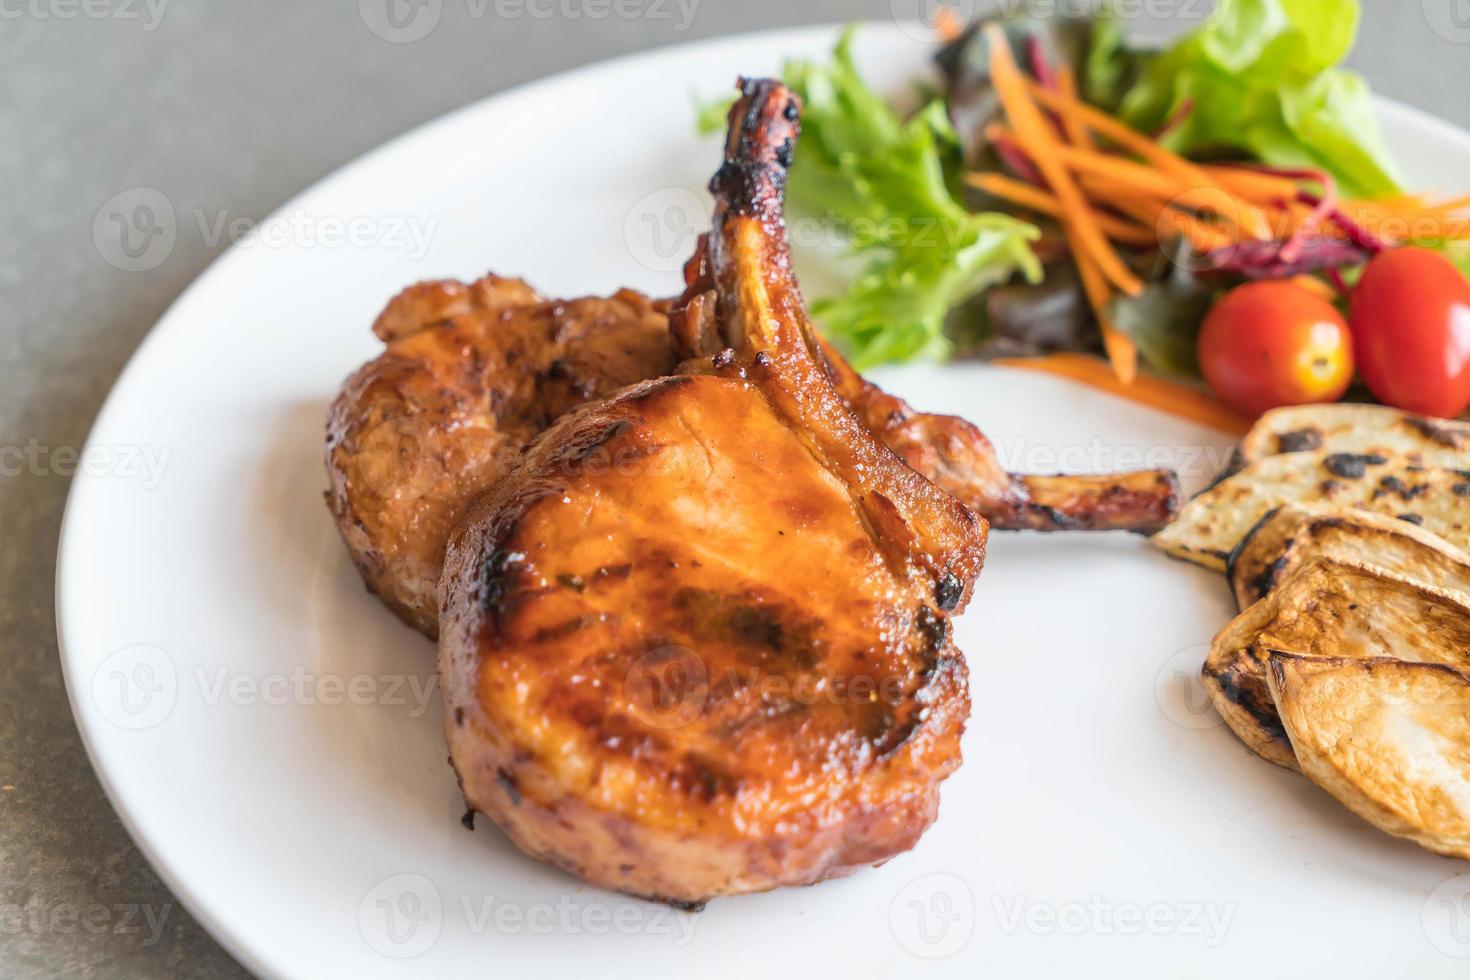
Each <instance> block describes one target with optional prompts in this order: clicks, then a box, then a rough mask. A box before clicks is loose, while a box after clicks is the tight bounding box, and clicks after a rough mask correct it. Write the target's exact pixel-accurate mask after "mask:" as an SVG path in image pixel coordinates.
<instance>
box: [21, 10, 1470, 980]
mask: <svg viewBox="0 0 1470 980" xmlns="http://www.w3.org/2000/svg"><path fill="white" fill-rule="evenodd" d="M389 2H397V3H400V4H406V3H410V2H417V3H420V4H427V5H428V8H438V9H439V14H440V17H439V20H438V22H437V24H436V25H435V26H434V28H433V29H432V30H431V31H430V32H429V33H428V34H427V36H425V37H423V38H421V39H419V40H415V41H411V42H407V43H404V42H397V43H390V42H389V41H386V40H384V39H383V38H382V37H380V36H379V35H378V34H376V33H374V31H373V30H372V29H370V27H369V24H373V25H376V26H377V27H378V29H379V32H380V33H388V34H390V35H391V34H392V31H391V30H388V29H387V28H385V27H384V26H383V25H384V24H385V23H386V21H385V20H384V19H383V11H384V10H385V8H386V5H387V3H389ZM919 2H920V0H807V2H796V0H682V2H680V0H657V2H655V0H619V4H618V5H616V6H614V5H612V4H611V3H609V2H608V0H361V2H360V3H358V2H353V0H338V2H330V3H328V2H300V3H287V2H278V3H251V4H246V3H227V2H222V0H221V2H212V3H211V2H204V0H173V2H169V0H0V451H3V450H5V449H6V448H7V447H8V448H11V450H12V451H11V452H10V453H8V454H7V455H6V456H4V457H0V461H4V460H14V459H16V458H17V457H16V455H15V452H14V451H13V450H14V448H16V447H19V448H21V449H25V448H26V447H32V448H33V449H39V450H42V451H41V452H32V453H31V455H30V457H29V458H31V459H36V460H40V461H42V462H41V463H40V464H39V465H31V464H30V463H28V464H27V465H26V466H25V467H22V469H23V470H24V472H20V473H18V474H15V475H0V638H3V640H0V642H3V646H4V653H3V656H0V975H3V976H77V977H94V976H95V977H153V976H173V975H188V976H195V977H203V976H234V975H241V974H243V973H244V971H243V970H242V969H241V968H240V967H239V966H238V965H237V964H236V963H235V962H234V961H233V960H232V959H231V958H230V956H229V955H228V954H227V953H225V952H224V950H222V949H221V948H220V947H219V946H218V945H217V944H216V943H215V942H214V941H213V940H212V939H211V938H210V937H209V936H208V935H207V934H206V933H205V932H204V931H203V929H201V928H200V927H199V926H198V925H197V924H196V923H195V922H194V921H193V919H191V918H190V916H189V914H188V912H187V911H186V910H185V909H184V908H183V907H182V906H181V905H180V904H179V903H178V902H177V901H176V900H175V899H174V897H173V896H172V895H170V894H169V891H168V889H167V888H165V887H164V886H163V885H162V884H161V883H160V882H159V880H158V878H157V877H156V876H155V875H154V873H153V872H152V870H151V869H150V868H149V866H148V864H147V862H146V861H145V860H144V859H143V858H142V856H141V855H140V854H139V852H138V851H137V850H136V849H135V848H134V846H133V844H132V842H131V841H130V840H129V838H128V835H127V833H126V832H125V831H124V830H123V828H122V825H121V824H120V823H119V821H118V819H117V816H116V815H115V814H114V812H113V810H112V808H111V806H110V805H109V804H108V802H107V799H106V798H105V796H104V795H103V793H102V790H101V788H100V786H99V784H98V782H97V778H96V776H95V775H94V774H93V771H92V768H91V766H90V764H89V763H88V761H87V757H86V754H85V752H84V751H83V748H82V745H81V741H80V739H79V738H78V735H77V732H76V728H75V726H74V723H73V721H72V716H71V711H70V709H69V708H68V706H67V699H66V692H65V689H64V687H63V684H62V678H61V670H60V667H59V664H58V659H57V651H56V633H55V626H54V619H53V612H52V607H53V588H52V580H53V576H54V571H55V569H54V563H55V558H54V556H55V553H56V538H57V532H58V528H59V525H60V521H61V514H62V508H63V504H64V502H65V500H66V493H67V489H68V486H69V482H70V481H69V479H68V475H67V470H68V468H69V467H68V465H67V463H66V460H67V459H68V457H67V456H66V455H65V450H66V449H67V448H69V447H70V448H75V447H80V446H81V445H82V444H83V442H84V440H85V439H86V435H87V431H88V429H89V427H90V426H91V424H92V420H93V418H94V416H95V415H96V412H97V410H98V407H99V406H100V404H101V402H102V399H103V397H104V396H105V395H106V393H107V390H108V388H109V386H111V384H112V382H113V380H114V379H115V378H116V377H117V375H118V373H119V371H121V369H122V367H123V364H124V363H125V362H126V361H127V359H128V356H129V355H130V354H131V353H132V351H133V350H134V348H136V347H137V345H138V343H139V341H140V340H141V339H142V338H143V335H144V334H145V333H146V332H147V331H148V329H149V328H150V327H151V326H152V325H153V323H154V321H155V320H156V319H157V318H158V317H159V315H160V314H162V313H163V311H164V309H165V308H166V307H167V306H168V305H169V303H170V302H172V301H173V299H174V298H175V297H176V296H177V295H178V294H179V293H180V291H182V290H183V289H184V287H185V286H186V285H188V283H189V281H190V280H192V279H193V278H194V277H195V276H196V275H197V274H198V273H199V272H200V270H201V269H203V268H204V266H205V265H206V264H207V263H208V262H209V261H210V260H211V259H212V258H213V257H214V253H215V251H216V249H212V248H210V247H209V246H208V245H206V244H205V243H204V242H202V241H199V240H192V241H191V240H189V239H188V238H187V237H186V236H182V235H181V236H180V237H179V240H178V242H177V244H176V246H175V248H174V251H173V252H172V254H171V255H170V256H169V257H168V258H167V260H166V261H164V262H163V263H162V264H161V265H159V266H158V267H157V268H154V269H151V270H149V271H146V272H137V273H128V272H123V271H120V270H118V269H117V268H114V267H113V266H112V265H110V264H109V263H107V262H106V261H104V260H103V257H102V256H101V255H100V254H99V252H98V250H97V248H96V247H95V246H94V244H93V234H92V226H93V220H94V217H95V216H96V215H97V213H98V210H99V208H100V207H101V206H102V205H103V204H104V202H106V201H107V200H108V199H109V198H111V197H112V196H113V195H114V194H117V193H118V192H120V191H122V190H124V189H127V188H131V187H137V186H146V187H153V188H158V189H159V190H161V191H163V192H164V193H165V194H166V195H167V196H168V197H169V198H170V199H171V200H172V201H174V202H176V203H177V204H178V205H179V206H181V207H184V208H188V209H193V208H195V207H198V208H205V209H209V210H210V211H211V212H217V211H223V212H227V213H228V214H229V215H231V216H242V217H247V218H254V219H258V218H261V217H264V216H265V215H266V214H268V213H269V212H270V211H271V210H272V209H274V208H275V207H276V206H277V205H279V204H280V203H282V202H283V201H285V200H286V199H288V198H289V197H291V196H292V195H294V194H295V193H296V192H297V191H299V190H301V189H302V188H304V187H306V186H307V185H309V184H311V183H312V182H314V181H315V180H317V179H318V178H319V177H321V176H323V175H325V174H327V173H328V172H330V171H332V170H334V169H335V168H337V167H338V166H340V165H341V164H343V163H346V162H347V161H349V160H351V159H353V158H354V157H356V156H358V155H359V154H361V153H363V152H364V151H366V150H368V149H370V148H372V147H373V146H375V145H377V144H379V143H381V142H382V141H384V140H386V139H387V138H389V137H391V136H393V135H395V134H397V133H400V132H402V131H404V130H405V129H408V128H410V127H412V126H414V125H416V124H418V123H420V122H422V121H424V120H427V119H431V118H433V117H435V116H438V115H440V114H442V113H444V112H446V111H448V110H450V109H453V108H455V107H457V106H460V105H463V104H465V103H468V102H472V101H474V100H476V99H479V98H482V97H484V96H487V95H490V94H493V93H495V92H499V91H501V90H503V89H506V88H508V87H510V86H512V85H515V84H517V83H520V82H524V81H527V80H530V79H535V78H540V77H543V76H546V75H550V74H553V73H555V72H559V71H562V70H564V69H567V68H572V67H574V66H577V65H582V64H586V63H589V62H593V61H597V60H600V59H603V58H607V57H611V56H614V55H619V54H624V53H627V52H632V51H638V50H642V49H645V48H653V47H658V46H662V45H667V44H676V43H680V42H683V41H688V40H692V39H696V38H703V37H708V36H712V35H719V34H728V33H734V32H739V31H746V30H753V29H758V28H766V27H778V26H784V25H797V24H807V23H818V22H826V21H837V20H844V19H857V18H873V19H884V18H888V17H890V16H892V13H893V11H894V10H895V9H896V10H898V11H905V10H907V11H910V12H912V11H915V10H917V9H919V8H918V4H919ZM1057 2H1058V4H1060V5H1061V6H1062V7H1063V9H1066V8H1068V7H1075V6H1076V4H1077V2H1078V0H1072V2H1071V3H1065V2H1063V0H1057ZM1123 2H1124V3H1126V4H1131V8H1130V9H1132V10H1133V11H1134V12H1136V13H1137V17H1136V18H1135V19H1134V20H1133V21H1132V25H1131V26H1132V28H1133V29H1134V30H1135V31H1136V32H1138V33H1140V34H1143V35H1152V36H1160V35H1163V34H1167V33H1168V32H1169V30H1171V29H1172V28H1173V27H1176V26H1177V24H1178V22H1179V21H1181V20H1190V19H1197V18H1198V17H1199V16H1200V15H1201V14H1202V13H1203V12H1204V11H1205V10H1206V9H1207V4H1206V0H1123ZM1461 2H1462V0H1424V2H1423V3H1422V4H1421V2H1420V0H1394V2H1392V3H1389V2H1386V0H1369V2H1367V3H1365V4H1364V6H1365V7H1366V8H1368V9H1367V11H1366V12H1365V23H1364V29H1363V32H1362V35H1361V39H1360V41H1359V45H1358V49H1357V51H1356V52H1355V53H1354V55H1353V58H1352V65H1353V67H1355V68H1357V69H1358V70H1359V71H1361V72H1362V73H1363V74H1365V75H1366V76H1367V77H1368V79H1369V80H1370V81H1371V82H1372V83H1373V86H1374V87H1375V89H1376V90H1377V91H1379V92H1382V93H1384V94H1387V95H1390V96H1394V97H1396V98H1399V99H1402V100H1404V101H1407V102H1411V103H1413V104H1416V105H1418V106H1421V107H1422V108H1425V109H1427V110H1429V111H1431V112H1434V113H1436V114H1438V115H1441V116H1443V117H1445V118H1448V119H1450V120H1452V121H1454V122H1456V123H1459V124H1460V125H1464V126H1470V100H1467V99H1466V97H1465V93H1466V92H1467V91H1470V47H1467V45H1470V15H1467V14H1466V13H1465V12H1463V11H1461V10H1460V4H1461ZM958 6H959V7H960V8H961V9H965V8H966V7H967V6H968V7H973V3H969V4H966V3H964V2H961V3H959V4H958ZM403 9H405V10H412V8H411V7H404V8H403ZM619 10H621V11H623V12H625V13H627V12H633V11H637V12H641V14H640V15H639V16H631V17H627V16H618V15H617V14H616V13H615V11H619ZM608 11H614V13H611V14H609V13H607V12H608ZM1467 180H1470V178H1467ZM201 369H207V368H206V366H201ZM15 469H16V467H15V466H14V465H13V464H12V465H10V466H8V467H6V468H5V469H4V473H5V474H11V473H14V471H15ZM263 857H264V856H263Z"/></svg>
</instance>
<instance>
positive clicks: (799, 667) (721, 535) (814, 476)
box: [439, 81, 986, 903]
mask: <svg viewBox="0 0 1470 980" xmlns="http://www.w3.org/2000/svg"><path fill="white" fill-rule="evenodd" d="M797 116H798V109H797V102H796V99H795V97H794V96H792V95H791V93H790V92H788V91H787V90H786V89H785V88H784V87H783V86H781V85H780V84H779V83H775V82H769V81H764V82H758V83H754V82H752V83H746V84H745V86H744V89H743V94H742V97H741V98H740V100H739V101H738V102H737V103H736V105H735V107H734V108H733V109H732V110H731V117H730V118H731V133H730V137H729V142H728V144H727V148H726V161H725V164H724V166H723V167H722V168H721V170H720V172H719V174H718V175H717V177H716V178H715V181H714V184H713V190H714V191H715V197H716V210H715V220H714V231H713V232H712V238H711V250H710V251H711V267H712V269H713V272H714V276H715V280H716V283H717V287H716V289H717V293H718V297H719V300H720V307H721V323H720V325H719V331H720V334H721V336H722V338H723V340H724V341H725V344H726V345H727V351H726V352H725V353H722V354H720V355H717V356H716V357H714V358H712V359H711V362H710V364H709V365H707V367H708V370H707V371H705V372H704V373H697V374H679V375H674V376H671V377H666V378H661V379H657V380H652V381H647V382H644V383H641V384H638V385H635V386H633V387H631V388H629V389H626V390H625V391H623V392H621V393H619V394H617V395H615V396H613V397H612V398H611V399H609V400H607V401H605V402H602V403H600V404H594V405H589V406H587V407H585V408H582V409H579V410H576V411H574V412H572V413H571V415H569V416H568V417H566V418H563V419H562V420H561V421H559V422H557V423H556V424H555V425H554V426H552V427H551V428H550V429H549V430H547V431H546V432H545V433H543V434H542V435H541V436H540V437H539V438H538V439H536V440H535V442H534V443H533V444H532V445H531V447H530V448H529V450H528V451H527V454H526V456H525V458H524V459H523V460H522V461H521V462H520V463H519V464H518V465H517V466H516V467H515V468H514V469H513V470H512V471H511V472H510V473H509V474H508V475H507V476H506V477H505V478H504V479H503V480H501V481H500V483H499V484H498V485H497V486H496V487H495V489H494V490H493V491H491V492H490V493H489V494H488V495H486V496H485V497H483V498H481V499H480V500H479V501H478V502H477V503H476V504H475V505H474V507H473V508H472V509H471V512H470V514H469V516H468V517H467V519H466V520H465V522H464V523H463V524H462V525H461V526H460V527H459V528H458V529H457V530H456V532H455V535H454V538H453V540H452V541H451V543H450V546H449V550H448V556H447V561H446V566H445V571H444V577H443V580H442V582H441V586H440V589H441V610H442V635H441V638H440V661H439V666H440V680H441V688H442V692H443V696H444V702H445V729H446V734H447V737H448V742H449V748H450V758H451V761H452V763H453V765H454V767H455V769H456V771H457V773H458V775H459V779H460V784H461V786H462V788H463V791H464V794H465V797H466V801H467V803H468V805H469V806H470V807H471V808H472V809H474V810H476V811H479V812H482V813H486V814H488V815H490V816H491V817H493V818H494V820H495V821H496V822H497V823H498V824H499V825H500V826H501V827H502V828H503V829H504V830H505V831H506V833H507V834H508V835H509V836H510V837H511V839H512V840H514V841H515V842H516V843H517V844H518V845H519V846H520V847H521V848H523V849H524V850H525V851H527V852H528V853H530V854H532V855H534V856H536V857H538V858H541V859H544V860H547V861H550V862H553V863H555V864H557V865H559V866H561V867H564V868H566V869H568V870H570V871H572V872H573V873H575V874H577V875H580V876H581V877H583V878H585V879H587V880H588V881H590V882H592V883H594V884H596V885H600V886H604V887H609V888H613V889H618V890H621V891H626V892H630V893H633V894H638V895H644V896H649V897H655V898H660V899H665V900H670V901H675V902H682V903H699V902H703V901H704V900H706V899H708V898H711V897H713V896H718V895H729V894H737V893H742V892H750V891H758V890H763V889H768V888H773V887H777V886H780V885H792V884H805V883H811V882H815V881H819V880H822V879H824V878H828V877H832V876H834V875H840V874H844V873H847V872H849V871H852V870H855V869H857V868H860V867H862V866H864V865H870V864H874V863H878V862H881V861H883V860H885V859H887V858H889V857H891V856H893V855H894V854H897V853H899V852H901V851H904V850H906V849H908V848H909V847H911V846H912V845H913V844H914V842H915V841H916V840H917V839H918V837H919V835H920V834H922V833H923V831H924V830H925V829H926V828H927V827H928V826H929V824H930V823H931V822H932V821H933V819H934V817H935V815H936V812H937V807H938V799H939V785H940V783H941V782H942V781H943V780H944V778H945V777H946V776H948V775H949V774H950V773H951V772H952V771H953V770H954V769H955V768H956V767H957V766H958V765H959V762H960V754H959V739H960V735H961V732H962V729H963V725H964V719H965V717H966V715H967V714H968V708H969V704H968V695H967V688H966V668H965V664H964V661H963V659H962V657H961V655H960V653H959V651H958V650H957V649H956V648H955V647H954V644H953V642H952V639H951V629H950V616H951V614H952V613H955V612H957V611H959V610H960V609H961V608H963V606H964V604H965V603H966V602H967V601H968V599H969V596H970V592H971V588H972V585H973V582H974V578H975V576H976V575H977V574H978V572H979V570H980V566H981V564H982V562H983V559H984V540H985V532H986V526H985V522H984V521H983V519H981V518H979V517H977V516H975V515H974V514H973V513H972V512H971V511H970V510H968V509H967V508H965V507H964V506H962V505H961V504H959V503H958V502H957V501H956V500H954V498H953V497H951V496H950V495H948V494H946V493H944V492H943V491H942V490H940V489H939V488H937V487H935V486H934V485H933V484H932V483H930V482H929V481H928V480H926V479H925V478H924V477H922V476H921V475H920V474H918V473H917V472H915V471H914V470H913V469H911V468H910V467H908V466H907V465H905V464H904V463H903V462H902V461H901V460H900V459H899V458H898V457H897V456H896V455H895V454H894V453H893V452H892V451H891V450H889V449H888V448H887V447H886V446H884V445H883V444H882V443H880V442H879V441H878V440H877V439H876V438H875V437H874V435H873V433H872V431H871V430H870V429H869V428H868V427H867V426H865V425H864V424H863V423H862V422H861V421H860V420H859V419H858V418H857V417H856V415H855V414H854V413H853V411H852V410H851V409H850V407H849V406H848V405H847V404H846V403H844V402H843V400H842V399H841V397H840V396H839V394H838V392H837V390H836V388H835V387H834V386H833V384H832V381H831V379H830V377H829V376H828V374H827V373H826V370H825V365H824V364H822V363H821V361H820V358H819V357H818V347H817V341H816V339H815V334H814V333H813V331H812V328H811V325H810V323H809V322H808V320H807V318H806V314H805V311H804V309H803V308H802V305H801V298H800V295H799V293H798V291H797V289H796V285H795V282H794V281H793V278H792V276H791V272H790V264H789V255H788V253H787V249H786V243H785V233H784V226H783V224H782V217H781V191H782V189H783V187H784V180H785V166H786V164H787V162H789V159H790V151H791V146H792V144H793V143H794V141H795V139H796V132H797Z"/></svg>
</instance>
